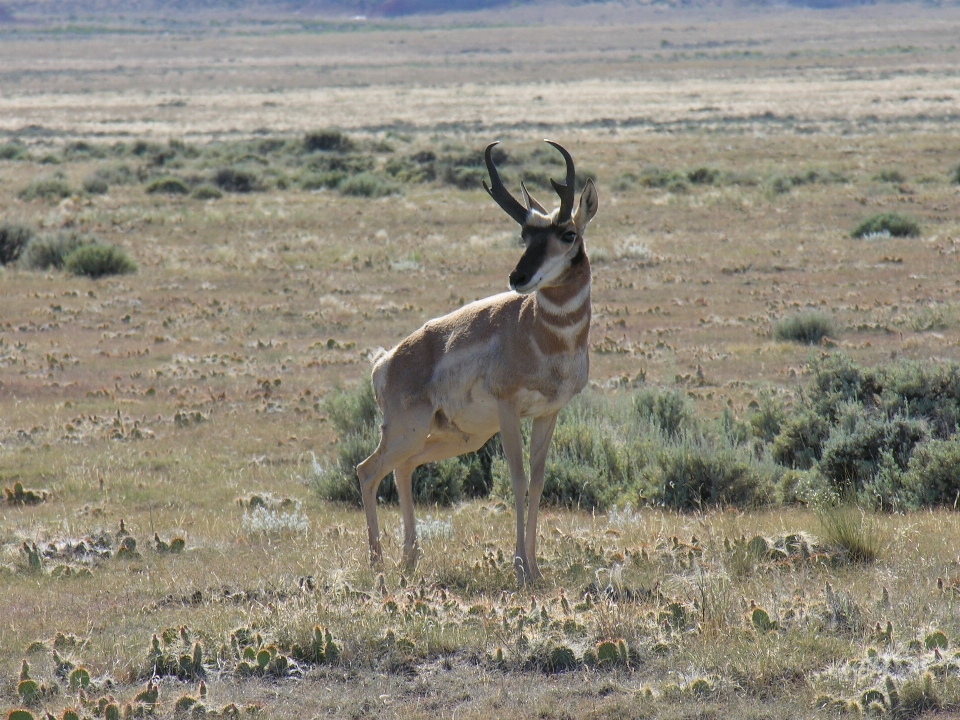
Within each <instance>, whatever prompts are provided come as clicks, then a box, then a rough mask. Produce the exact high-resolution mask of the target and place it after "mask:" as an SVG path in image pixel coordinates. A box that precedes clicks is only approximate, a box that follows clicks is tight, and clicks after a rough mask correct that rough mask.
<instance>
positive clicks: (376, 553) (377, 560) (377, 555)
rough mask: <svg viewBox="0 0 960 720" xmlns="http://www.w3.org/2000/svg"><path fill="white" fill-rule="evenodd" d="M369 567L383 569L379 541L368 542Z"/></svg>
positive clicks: (381, 550)
mask: <svg viewBox="0 0 960 720" xmlns="http://www.w3.org/2000/svg"><path fill="white" fill-rule="evenodd" d="M370 567H372V568H373V569H374V570H381V569H383V548H382V547H380V542H379V541H377V542H371V543H370Z"/></svg>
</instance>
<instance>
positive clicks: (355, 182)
mask: <svg viewBox="0 0 960 720" xmlns="http://www.w3.org/2000/svg"><path fill="white" fill-rule="evenodd" d="M339 188H340V192H342V193H343V194H344V195H353V196H356V197H367V198H377V197H384V196H386V195H392V194H394V193H396V192H399V188H397V186H396V185H393V184H392V183H388V182H386V181H384V180H383V179H382V178H381V177H379V176H377V175H374V174H373V173H360V174H359V175H354V176H353V177H351V178H348V179H346V180H344V181H343V182H342V183H341V184H340V186H339Z"/></svg>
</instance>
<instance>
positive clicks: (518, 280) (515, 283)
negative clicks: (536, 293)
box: [510, 270, 530, 290]
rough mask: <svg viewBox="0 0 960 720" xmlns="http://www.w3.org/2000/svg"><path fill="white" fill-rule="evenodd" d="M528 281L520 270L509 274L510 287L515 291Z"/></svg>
mask: <svg viewBox="0 0 960 720" xmlns="http://www.w3.org/2000/svg"><path fill="white" fill-rule="evenodd" d="M529 279H530V278H528V277H527V274H526V273H525V272H523V271H522V270H514V271H513V272H512V273H510V287H512V288H513V289H514V290H516V289H517V288H518V287H523V286H524V285H526V284H527V282H528V281H529Z"/></svg>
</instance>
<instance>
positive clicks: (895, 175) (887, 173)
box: [874, 168, 907, 183]
mask: <svg viewBox="0 0 960 720" xmlns="http://www.w3.org/2000/svg"><path fill="white" fill-rule="evenodd" d="M906 179H907V178H906V177H905V176H904V174H903V173H902V172H900V171H899V170H897V169H896V168H885V169H884V170H881V171H880V172H879V173H877V174H876V175H875V176H874V180H879V181H880V182H888V183H902V182H906Z"/></svg>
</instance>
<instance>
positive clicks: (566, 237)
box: [560, 230, 577, 243]
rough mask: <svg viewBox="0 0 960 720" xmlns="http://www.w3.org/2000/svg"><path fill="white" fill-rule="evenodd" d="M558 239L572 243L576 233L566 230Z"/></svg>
mask: <svg viewBox="0 0 960 720" xmlns="http://www.w3.org/2000/svg"><path fill="white" fill-rule="evenodd" d="M560 239H561V240H563V241H564V242H565V243H572V242H573V241H574V240H576V239H577V233H576V232H574V231H573V230H567V231H566V232H565V233H564V234H563V236H562V237H561V238H560Z"/></svg>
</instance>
